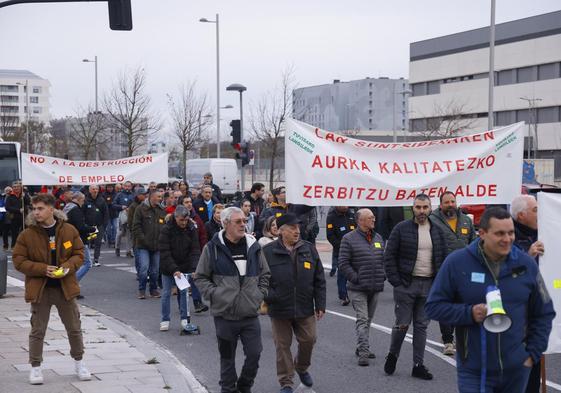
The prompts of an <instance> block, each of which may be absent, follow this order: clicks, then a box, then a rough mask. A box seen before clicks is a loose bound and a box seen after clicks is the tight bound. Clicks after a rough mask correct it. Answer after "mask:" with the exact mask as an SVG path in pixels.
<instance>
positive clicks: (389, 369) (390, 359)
mask: <svg viewBox="0 0 561 393" xmlns="http://www.w3.org/2000/svg"><path fill="white" fill-rule="evenodd" d="M396 364H397V357H396V356H395V355H394V354H393V353H391V352H389V353H388V356H386V363H385V364H384V372H385V373H386V374H388V375H392V374H393V373H394V372H395V365H396Z"/></svg>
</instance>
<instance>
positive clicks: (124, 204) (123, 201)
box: [113, 181, 133, 257]
mask: <svg viewBox="0 0 561 393" xmlns="http://www.w3.org/2000/svg"><path fill="white" fill-rule="evenodd" d="M115 189H117V187H115ZM132 201H133V194H132V183H131V182H130V181H127V182H125V184H124V186H123V190H122V191H121V192H119V193H118V194H117V196H116V197H115V200H114V201H113V210H114V211H115V212H116V213H117V214H118V217H119V226H118V228H117V229H118V230H117V238H116V240H115V255H116V256H118V257H120V256H121V243H122V242H123V238H126V240H127V246H128V249H127V256H128V257H132V247H133V242H132V236H131V231H130V230H129V227H130V226H131V225H132V224H131V223H130V222H129V223H128V225H127V221H126V219H121V217H126V214H127V213H126V212H125V210H127V209H128V207H129V206H130V204H131V203H132Z"/></svg>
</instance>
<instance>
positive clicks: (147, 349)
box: [0, 278, 207, 393]
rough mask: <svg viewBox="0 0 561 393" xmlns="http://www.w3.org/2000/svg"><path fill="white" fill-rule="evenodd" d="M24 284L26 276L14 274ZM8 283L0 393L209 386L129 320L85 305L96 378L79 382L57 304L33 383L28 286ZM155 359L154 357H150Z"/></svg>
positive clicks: (157, 391) (0, 323)
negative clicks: (40, 380)
mask: <svg viewBox="0 0 561 393" xmlns="http://www.w3.org/2000/svg"><path fill="white" fill-rule="evenodd" d="M9 282H10V284H14V283H15V285H17V286H21V284H22V283H21V281H18V280H14V279H10V278H9ZM10 284H8V293H7V294H6V295H5V296H4V297H0V375H1V376H2V378H1V381H2V382H1V383H0V393H15V392H17V393H27V392H53V393H55V392H56V393H66V392H82V393H94V392H103V393H164V392H186V393H187V392H188V393H203V392H205V393H206V392H207V390H206V389H205V388H204V387H202V386H201V385H200V383H199V382H198V381H197V380H196V379H195V378H194V377H193V375H192V374H191V372H190V371H189V370H188V369H187V368H185V366H183V365H182V364H181V363H180V362H179V360H177V358H175V357H174V356H173V355H172V354H171V353H170V352H169V351H167V350H166V349H164V348H162V347H160V346H159V345H157V344H155V343H153V342H151V341H149V340H148V339H147V338H146V337H145V336H143V335H142V334H140V333H138V332H137V331H135V330H134V329H132V328H130V327H128V326H127V325H125V324H123V323H121V322H119V321H117V320H115V319H113V318H110V317H108V316H106V315H103V314H101V313H99V312H97V311H95V310H93V309H91V308H88V307H85V306H80V314H81V320H82V331H83V332H84V345H85V349H86V351H85V355H84V361H85V363H86V365H87V367H88V369H89V370H90V372H91V373H92V380H91V381H79V380H78V378H77V377H76V375H75V374H74V363H73V359H72V358H71V357H70V355H69V349H70V348H69V344H68V339H67V336H66V331H65V329H64V326H63V325H62V323H61V321H60V319H59V317H58V314H57V311H56V308H55V307H53V309H52V312H51V318H50V322H49V328H48V330H47V334H46V336H45V346H44V351H43V359H44V362H43V364H42V368H43V377H44V379H45V383H44V384H43V385H36V386H32V385H30V384H29V383H28V373H29V369H30V365H29V364H28V334H29V330H30V325H29V318H30V313H29V305H28V304H26V303H25V300H24V298H23V290H22V289H21V288H18V287H15V286H13V285H10ZM151 359H152V361H150V360H151Z"/></svg>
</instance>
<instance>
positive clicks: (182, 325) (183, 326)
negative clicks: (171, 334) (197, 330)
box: [181, 319, 189, 329]
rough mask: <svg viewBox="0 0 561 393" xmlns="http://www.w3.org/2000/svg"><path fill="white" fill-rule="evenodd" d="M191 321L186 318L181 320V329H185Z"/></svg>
mask: <svg viewBox="0 0 561 393" xmlns="http://www.w3.org/2000/svg"><path fill="white" fill-rule="evenodd" d="M188 324H189V322H188V321H187V320H186V319H182V320H181V329H185V328H186V327H187V325H188Z"/></svg>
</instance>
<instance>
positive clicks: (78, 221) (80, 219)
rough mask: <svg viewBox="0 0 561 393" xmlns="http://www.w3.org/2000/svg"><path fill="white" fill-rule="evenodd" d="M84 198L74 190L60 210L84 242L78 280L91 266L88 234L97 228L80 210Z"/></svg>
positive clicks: (77, 274)
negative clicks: (69, 199)
mask: <svg viewBox="0 0 561 393" xmlns="http://www.w3.org/2000/svg"><path fill="white" fill-rule="evenodd" d="M85 200H86V197H85V196H84V194H82V193H81V192H80V191H76V192H75V193H73V194H72V198H71V201H70V202H69V203H67V204H66V206H64V209H63V210H62V212H63V213H64V214H66V217H67V219H68V223H69V224H70V225H72V226H74V228H76V230H77V231H78V233H79V234H80V239H81V240H82V243H84V251H83V252H84V263H83V264H82V266H80V268H79V269H78V271H77V272H76V279H77V280H78V282H80V281H81V280H82V278H84V276H85V275H86V273H87V272H88V271H89V270H90V268H91V267H92V260H91V255H90V248H89V247H88V244H89V241H88V237H89V236H90V234H92V233H94V232H95V231H97V228H96V227H95V226H90V225H87V224H86V219H85V217H84V211H83V210H82V206H84V202H85ZM78 298H79V299H80V298H82V295H78Z"/></svg>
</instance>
